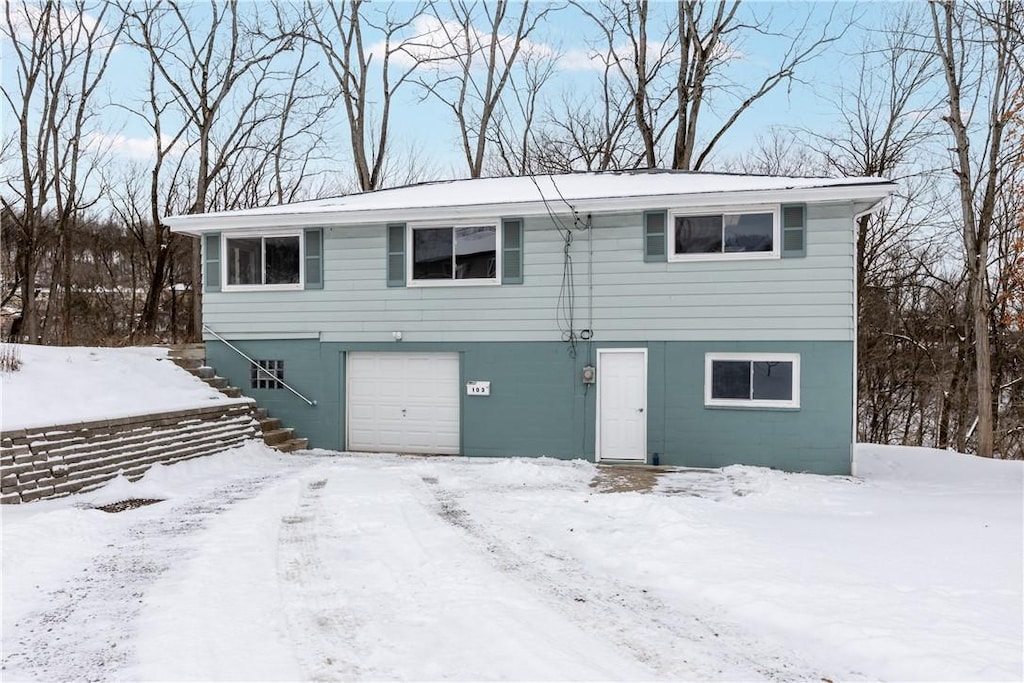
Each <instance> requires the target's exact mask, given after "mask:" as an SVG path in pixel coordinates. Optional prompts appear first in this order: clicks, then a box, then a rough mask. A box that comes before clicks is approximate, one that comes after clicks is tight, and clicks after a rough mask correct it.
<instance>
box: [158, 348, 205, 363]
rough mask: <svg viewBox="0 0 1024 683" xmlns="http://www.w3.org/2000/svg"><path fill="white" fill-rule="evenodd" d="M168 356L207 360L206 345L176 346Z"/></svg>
mask: <svg viewBox="0 0 1024 683" xmlns="http://www.w3.org/2000/svg"><path fill="white" fill-rule="evenodd" d="M167 355H168V356H170V357H171V358H191V359H196V360H206V344H175V345H174V346H172V347H171V348H170V351H168V353H167Z"/></svg>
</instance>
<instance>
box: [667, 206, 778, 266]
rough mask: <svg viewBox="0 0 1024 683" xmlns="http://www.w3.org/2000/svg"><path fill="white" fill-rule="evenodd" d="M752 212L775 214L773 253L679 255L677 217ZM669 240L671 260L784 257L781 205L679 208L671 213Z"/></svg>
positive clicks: (752, 259) (746, 259) (669, 217)
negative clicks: (677, 251) (677, 248)
mask: <svg viewBox="0 0 1024 683" xmlns="http://www.w3.org/2000/svg"><path fill="white" fill-rule="evenodd" d="M749 213H770V214H771V215H772V250H771V251H724V252H722V253H718V254H677V253H676V218H686V217H688V216H708V215H715V214H723V215H733V216H735V215H745V214H749ZM666 228H667V232H666V238H668V242H669V251H668V260H669V261H737V260H738V261H754V260H765V259H778V258H781V257H782V245H781V239H782V218H781V208H780V205H779V204H755V205H750V206H707V207H700V208H692V209H685V210H683V209H677V210H672V211H669V212H668V225H667V226H666Z"/></svg>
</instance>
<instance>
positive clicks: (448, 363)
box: [347, 353, 460, 455]
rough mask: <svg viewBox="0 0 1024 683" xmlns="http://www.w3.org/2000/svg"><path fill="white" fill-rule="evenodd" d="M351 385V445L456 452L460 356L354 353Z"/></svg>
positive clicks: (350, 361)
mask: <svg viewBox="0 0 1024 683" xmlns="http://www.w3.org/2000/svg"><path fill="white" fill-rule="evenodd" d="M347 386H348V391H347V406H348V410H347V415H348V448H350V449H352V450H367V451H394V452H399V453H446V454H453V455H454V454H458V452H459V387H460V382H459V356H458V354H455V353H445V354H432V353H351V354H349V355H348V363H347Z"/></svg>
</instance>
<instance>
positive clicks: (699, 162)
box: [578, 0, 843, 170]
mask: <svg viewBox="0 0 1024 683" xmlns="http://www.w3.org/2000/svg"><path fill="white" fill-rule="evenodd" d="M578 7H579V8H580V10H581V11H582V12H583V13H584V14H585V15H586V16H588V17H589V18H590V19H591V20H592V21H593V22H594V23H595V25H597V26H598V27H599V30H600V31H601V33H602V35H603V37H604V43H605V51H606V54H607V56H608V60H609V62H610V63H611V64H614V65H615V67H616V69H617V71H618V73H619V75H620V76H621V77H622V78H623V80H624V81H625V82H626V83H628V84H629V88H630V91H631V94H632V97H631V100H630V107H631V110H632V114H633V119H634V125H635V126H636V128H637V130H638V132H639V134H640V138H641V140H642V141H643V150H644V157H643V163H644V164H645V165H647V166H651V167H653V166H657V165H658V164H659V162H660V160H661V159H662V158H663V157H665V156H668V157H670V158H671V166H672V168H678V169H692V170H700V169H701V168H702V167H704V165H705V164H706V163H707V161H708V159H709V158H710V156H711V154H712V153H713V152H714V150H715V148H716V147H717V146H718V145H719V143H720V142H721V140H722V139H723V138H724V137H725V135H726V134H727V133H728V132H729V131H730V130H731V129H732V127H733V126H734V125H735V124H736V123H737V121H739V120H740V118H741V117H742V116H743V114H745V113H746V112H747V111H748V110H749V109H750V108H751V107H752V106H753V105H754V104H755V103H757V102H758V100H760V99H762V98H763V97H764V96H765V95H767V94H768V93H770V92H772V91H773V90H775V89H776V88H778V87H779V86H780V85H783V84H791V83H793V82H794V81H796V80H797V74H798V71H799V70H800V68H801V67H802V66H804V65H805V64H806V63H807V62H809V61H811V60H812V59H814V58H816V57H818V56H819V55H821V54H822V53H823V52H824V51H825V50H826V49H827V47H828V46H829V45H830V44H831V43H833V42H835V41H836V40H838V39H839V37H841V35H842V33H843V31H842V29H838V30H837V29H835V28H834V25H835V24H836V21H835V18H834V16H833V13H832V12H830V13H829V15H828V16H827V17H825V18H824V19H822V18H821V17H819V16H817V15H815V14H814V12H815V10H813V9H812V10H811V11H810V12H809V13H808V16H807V17H806V18H805V19H804V20H803V22H802V23H800V24H798V25H796V26H787V27H784V28H782V29H776V28H775V27H774V26H775V24H776V23H777V22H776V21H775V20H774V18H773V17H772V14H771V11H770V10H769V11H768V12H767V13H766V14H765V15H764V16H755V15H753V14H750V12H753V10H749V12H747V11H745V10H744V9H743V3H742V2H741V1H740V0H729V1H726V0H721V1H719V2H700V1H697V0H681V1H680V2H678V3H676V4H675V6H674V10H673V11H672V12H670V13H667V15H666V16H659V15H658V14H656V10H657V9H659V8H660V7H667V6H664V5H662V6H659V5H657V4H654V3H649V2H647V1H646V0H634V1H632V2H611V1H610V0H605V1H604V2H602V3H601V4H600V5H599V9H592V8H591V6H590V5H589V4H587V3H579V4H578ZM748 15H749V16H748ZM745 17H746V18H745ZM752 33H753V34H760V35H767V36H773V37H775V38H776V39H778V40H780V41H784V42H785V45H786V46H785V47H784V48H783V49H782V51H781V57H780V58H779V59H777V60H776V61H775V62H774V63H773V66H771V67H769V68H768V69H767V71H766V72H765V73H764V74H763V75H762V76H761V77H760V80H757V81H755V82H754V83H753V84H752V85H746V84H741V83H737V82H732V81H731V80H730V78H729V70H728V67H730V66H731V65H732V64H733V63H735V62H737V61H738V60H739V58H740V54H741V53H740V51H739V48H740V46H741V44H742V41H743V39H744V37H745V36H746V35H748V34H752ZM712 105H715V106H716V107H717V109H718V110H719V111H718V112H717V116H714V117H712V116H709V115H708V114H707V112H708V111H709V109H710V108H711V106H712ZM666 137H668V138H670V140H666ZM666 146H670V149H671V153H670V154H666V153H665V151H664V148H665V147H666Z"/></svg>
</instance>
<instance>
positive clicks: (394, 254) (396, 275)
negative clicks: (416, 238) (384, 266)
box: [388, 223, 405, 287]
mask: <svg viewBox="0 0 1024 683" xmlns="http://www.w3.org/2000/svg"><path fill="white" fill-rule="evenodd" d="M388 287H405V223H392V224H391V225H388Z"/></svg>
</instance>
